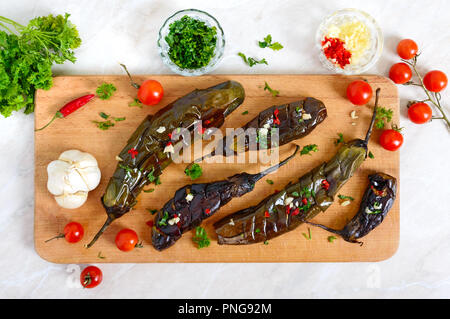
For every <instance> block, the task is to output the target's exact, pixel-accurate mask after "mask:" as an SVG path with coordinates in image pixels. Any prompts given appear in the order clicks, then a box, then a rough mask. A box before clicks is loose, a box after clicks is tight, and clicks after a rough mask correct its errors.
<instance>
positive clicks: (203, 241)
mask: <svg viewBox="0 0 450 319" xmlns="http://www.w3.org/2000/svg"><path fill="white" fill-rule="evenodd" d="M192 240H193V241H194V243H196V244H197V248H198V249H200V248H205V247H208V246H209V244H210V243H211V241H210V240H209V238H208V234H207V233H206V230H205V229H204V228H203V227H201V226H197V227H196V228H195V236H194V237H193V238H192Z"/></svg>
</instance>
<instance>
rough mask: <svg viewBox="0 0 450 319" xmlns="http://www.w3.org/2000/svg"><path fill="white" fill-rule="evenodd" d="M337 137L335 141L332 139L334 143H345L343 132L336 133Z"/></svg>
mask: <svg viewBox="0 0 450 319" xmlns="http://www.w3.org/2000/svg"><path fill="white" fill-rule="evenodd" d="M338 136H339V138H338V139H336V141H334V145H336V146H338V145H339V144H340V143H345V142H344V134H342V133H338Z"/></svg>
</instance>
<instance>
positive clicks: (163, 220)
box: [158, 211, 169, 226]
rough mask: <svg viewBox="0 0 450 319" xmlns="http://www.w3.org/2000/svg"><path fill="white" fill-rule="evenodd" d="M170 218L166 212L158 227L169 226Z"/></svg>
mask: <svg viewBox="0 0 450 319" xmlns="http://www.w3.org/2000/svg"><path fill="white" fill-rule="evenodd" d="M168 218H169V213H168V212H166V211H165V212H164V215H163V217H161V219H160V220H159V221H158V226H167V219H168Z"/></svg>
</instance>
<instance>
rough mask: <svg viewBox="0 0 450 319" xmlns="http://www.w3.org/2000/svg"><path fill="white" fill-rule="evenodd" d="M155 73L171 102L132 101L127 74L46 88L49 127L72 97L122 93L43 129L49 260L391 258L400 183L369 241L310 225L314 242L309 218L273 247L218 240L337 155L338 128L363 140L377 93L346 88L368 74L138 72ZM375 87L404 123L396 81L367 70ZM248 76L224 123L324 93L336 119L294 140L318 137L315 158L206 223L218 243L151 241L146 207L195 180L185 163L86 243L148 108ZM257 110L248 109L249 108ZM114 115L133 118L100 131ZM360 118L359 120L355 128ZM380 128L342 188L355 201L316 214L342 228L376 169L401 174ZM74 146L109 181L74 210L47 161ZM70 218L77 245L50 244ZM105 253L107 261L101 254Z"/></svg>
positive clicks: (41, 169)
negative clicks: (79, 231)
mask: <svg viewBox="0 0 450 319" xmlns="http://www.w3.org/2000/svg"><path fill="white" fill-rule="evenodd" d="M146 78H153V79H156V80H158V81H160V82H161V84H162V85H163V87H164V90H165V96H164V99H163V100H162V101H161V103H160V104H159V105H158V106H155V107H144V108H143V109H140V108H137V107H129V106H128V103H130V102H131V101H133V99H134V98H135V97H136V90H135V89H134V88H133V87H131V86H130V84H129V80H128V78H127V77H126V76H63V77H56V78H55V79H54V86H53V88H52V89H51V90H49V91H38V92H37V96H36V111H35V121H36V127H41V126H42V125H44V124H45V123H46V122H47V121H48V120H49V119H50V118H51V117H52V116H53V114H54V113H55V112H56V111H57V110H58V109H59V108H60V107H61V106H62V105H64V104H65V103H67V102H68V101H70V100H72V99H74V98H77V97H79V96H81V95H84V94H88V93H92V92H95V89H96V88H97V87H98V86H99V85H100V84H101V83H103V82H108V83H114V85H116V87H117V92H116V93H115V95H114V96H113V97H112V98H111V99H110V100H108V101H102V100H100V99H96V100H94V101H91V102H90V103H89V104H87V105H86V106H85V107H83V108H82V109H80V110H78V111H77V112H75V113H73V114H71V115H70V117H68V118H65V119H59V120H56V121H55V122H54V123H53V124H52V125H51V126H50V127H48V128H47V129H45V130H43V131H41V132H36V134H35V165H36V167H35V248H36V251H37V253H38V254H39V255H40V256H41V257H42V258H44V259H46V260H48V261H51V262H54V263H101V262H121V263H125V262H127V263H128V262H133V263H138V262H353V261H380V260H384V259H387V258H389V257H390V256H392V255H393V254H394V253H395V251H396V250H397V247H398V244H399V230H400V229H399V228H400V226H399V221H400V218H399V214H400V208H399V202H400V200H399V198H398V195H399V190H398V191H397V200H396V201H395V204H394V206H393V208H392V209H391V211H390V212H389V214H388V216H387V218H386V219H385V221H384V222H383V224H382V225H381V226H379V227H378V228H377V229H375V230H374V231H373V232H372V233H370V234H369V235H368V236H367V237H365V238H364V239H363V241H364V245H363V246H362V247H360V246H359V245H356V244H350V243H347V242H345V241H343V240H342V239H337V240H336V241H335V242H334V243H329V242H328V241H327V237H328V236H329V235H330V234H329V233H327V232H325V231H323V230H321V229H318V228H313V227H311V233H312V240H306V239H305V238H304V237H303V236H302V233H307V228H308V226H307V225H302V226H300V227H299V228H297V229H295V230H294V231H291V232H290V233H287V234H285V235H283V236H280V237H278V238H275V239H273V240H271V241H270V242H269V244H268V245H263V244H254V245H248V246H220V245H217V242H216V236H215V233H214V231H213V227H212V224H213V223H214V222H215V221H217V220H218V219H220V218H221V217H223V216H226V215H228V214H230V213H233V212H235V211H237V210H240V209H242V208H245V207H248V206H250V205H254V204H256V203H258V202H259V201H260V200H261V199H263V198H264V197H265V196H267V195H269V194H271V193H272V192H273V191H274V189H281V188H283V187H284V186H285V185H286V184H287V183H288V182H289V181H295V180H296V179H298V178H299V177H300V176H302V175H303V174H304V173H306V172H308V171H309V170H310V169H312V168H313V167H315V166H316V165H318V164H320V163H322V162H324V161H327V160H329V159H330V158H331V157H332V156H333V155H334V154H335V152H336V150H337V148H336V146H335V145H334V141H335V139H336V137H337V133H338V132H341V133H343V134H344V137H345V139H346V140H350V139H354V138H363V137H364V135H365V132H366V130H367V126H368V123H369V121H370V117H371V114H372V109H371V107H372V106H373V103H374V99H372V101H371V102H370V103H369V106H370V107H367V106H362V107H358V106H353V105H352V104H351V103H350V102H348V100H347V99H346V97H345V92H346V88H347V85H348V84H349V83H350V82H351V81H352V80H355V79H357V78H362V77H359V76H355V77H348V76H340V75H219V76H201V77H192V78H186V77H180V76H175V75H157V76H156V75H155V76H136V78H135V80H136V81H137V82H140V81H143V80H144V79H146ZM363 78H365V79H367V80H368V81H369V83H370V84H371V85H372V87H373V88H374V89H375V88H377V87H380V88H381V96H380V105H382V106H385V107H389V108H392V109H393V110H394V119H393V120H394V122H396V123H398V115H399V100H398V93H397V88H396V86H395V85H394V84H393V83H392V82H391V81H390V80H389V79H386V78H384V77H380V76H364V77H363ZM231 79H232V80H236V81H239V82H240V83H241V84H242V85H243V86H244V87H245V91H246V98H245V101H244V103H243V104H242V105H241V106H240V107H239V108H238V109H237V110H236V111H235V112H234V113H233V114H231V115H230V116H229V117H228V118H227V119H226V121H225V124H224V126H223V129H224V128H227V127H240V126H241V125H243V124H245V123H246V122H247V121H248V120H250V119H252V118H253V117H254V116H255V115H256V114H257V113H259V112H260V111H262V110H264V109H266V108H267V107H269V106H271V105H274V104H277V105H278V104H283V103H287V102H292V101H295V100H298V99H300V98H302V97H306V96H312V97H315V98H317V99H320V100H322V101H323V102H324V103H325V105H326V107H327V110H328V118H327V119H326V120H325V121H324V122H323V123H322V124H320V125H319V126H318V127H317V128H316V129H315V130H314V131H313V132H312V134H310V135H309V136H307V137H306V138H303V139H301V140H297V141H295V143H297V144H299V145H306V144H311V143H314V144H318V145H319V152H317V153H314V154H313V155H312V156H297V157H296V158H295V159H294V160H292V161H291V162H289V163H288V164H287V165H285V166H284V167H282V168H280V169H279V171H277V172H275V173H274V174H273V175H270V177H269V178H270V179H272V180H273V181H274V182H275V184H274V185H269V184H268V183H266V182H264V180H262V181H260V182H259V183H257V185H256V187H255V189H254V191H253V192H251V193H249V194H247V195H245V196H243V197H241V198H236V199H234V200H232V201H231V202H230V203H228V204H227V205H226V206H225V207H223V208H222V209H221V211H220V212H218V213H217V214H216V215H214V216H213V217H211V218H210V219H207V220H206V221H205V222H204V227H205V228H206V230H207V232H208V234H209V235H210V237H211V238H212V240H211V245H210V247H208V248H206V249H200V250H199V249H197V248H195V246H194V244H193V243H192V236H193V233H192V232H189V233H186V234H185V235H184V236H183V238H182V239H180V240H179V241H178V242H177V244H176V245H174V246H172V247H171V248H169V249H167V250H165V251H163V252H158V251H156V250H155V249H153V247H152V246H151V234H150V228H149V227H148V226H147V225H146V222H147V221H149V220H152V219H153V216H152V215H151V214H150V213H148V212H147V211H146V208H151V209H153V208H161V207H162V206H163V205H164V203H165V202H166V201H167V200H169V199H170V198H171V197H172V196H173V194H174V192H175V191H176V190H177V189H178V188H180V187H182V186H184V185H186V184H190V183H191V181H190V179H189V178H188V177H186V176H185V175H184V173H183V170H184V168H185V166H186V164H172V165H171V166H169V167H168V168H167V169H166V170H165V171H164V173H163V175H162V176H161V181H162V184H161V185H158V186H156V190H155V191H154V192H153V193H142V194H141V195H140V196H139V203H138V204H137V205H136V206H135V209H134V210H133V211H131V212H130V213H129V214H127V215H125V216H124V217H122V218H120V219H118V220H116V221H115V222H114V223H113V224H112V225H111V226H110V228H109V229H108V230H107V231H106V233H105V234H104V235H103V237H101V238H100V240H99V241H98V242H97V243H96V244H95V245H94V246H93V247H92V248H90V249H86V248H85V247H84V246H85V244H87V243H88V242H89V241H90V240H91V239H92V237H93V236H94V234H95V233H96V232H97V230H98V229H99V228H100V227H101V226H102V225H103V223H104V221H105V219H106V214H105V211H104V209H103V207H102V204H101V202H100V197H101V196H102V194H103V192H104V190H105V187H106V185H107V183H108V180H109V178H110V176H111V175H112V173H113V171H114V169H115V167H116V161H115V155H116V154H118V153H119V151H120V150H121V149H122V148H123V147H124V145H125V143H126V141H127V139H128V138H129V136H130V135H131V134H132V132H134V130H135V129H136V127H137V125H138V124H139V123H140V122H141V121H142V120H143V118H144V117H145V116H146V115H147V114H153V113H155V112H156V111H157V110H158V109H160V108H162V107H163V106H165V105H166V104H168V103H169V102H171V101H173V100H175V99H176V98H179V97H181V96H183V95H185V94H187V93H188V92H190V91H192V90H193V89H195V88H207V87H209V86H212V85H215V84H217V83H220V82H222V81H225V80H231ZM264 81H267V82H268V83H269V84H270V86H271V87H272V88H274V89H277V90H279V91H280V96H279V97H277V98H274V97H272V96H271V95H270V94H269V93H268V92H267V91H263V87H264ZM352 110H356V111H357V115H358V116H359V118H358V119H356V120H352V119H351V118H350V112H351V111H352ZM244 111H248V114H247V115H242V112H244ZM99 112H105V113H107V114H111V115H113V116H115V117H121V116H125V117H126V118H127V119H126V121H123V122H118V123H117V124H116V126H115V127H112V128H110V129H109V130H107V131H101V130H99V129H98V128H97V127H96V126H95V125H94V124H93V123H92V120H101V118H100V117H99V115H98V113H99ZM352 122H355V123H356V126H353V125H351V123H352ZM379 135H380V132H379V131H375V132H374V134H373V136H372V139H371V142H370V143H369V150H370V151H372V153H373V154H374V155H375V159H370V158H368V159H367V160H366V161H365V162H364V163H363V165H362V166H361V168H360V169H359V170H358V171H357V173H356V174H355V175H354V177H353V178H352V179H351V180H350V181H349V182H348V183H347V184H346V185H345V186H344V187H343V188H342V189H341V191H340V194H344V195H349V196H352V197H354V198H355V201H354V202H353V203H352V204H351V205H349V206H346V207H342V206H340V205H339V204H338V201H337V200H336V203H335V204H333V205H332V206H331V207H330V208H329V209H328V210H327V211H326V212H325V213H323V214H321V215H318V216H317V217H316V218H315V219H314V221H315V222H319V223H324V224H326V225H327V226H330V227H342V226H343V225H344V224H345V223H346V220H348V219H350V218H352V217H353V215H354V214H355V213H356V212H357V210H358V206H359V202H360V199H361V198H362V195H363V193H364V190H365V188H366V186H367V184H368V179H367V176H368V175H369V174H371V173H374V172H376V171H381V172H385V173H387V174H390V175H393V176H395V177H396V178H397V179H398V180H399V178H400V176H399V173H400V171H399V152H388V151H385V150H383V149H382V148H381V147H380V146H379V144H378V143H377V140H378V137H379ZM292 144H293V143H291V144H290V145H285V146H283V147H281V149H280V158H285V157H286V156H288V155H289V154H290V153H291V152H292V150H293V146H292ZM68 149H79V150H81V151H85V152H89V153H91V154H92V155H94V156H95V157H96V158H97V161H98V163H99V167H100V169H101V172H102V179H101V182H100V185H99V186H98V187H97V188H96V189H95V190H94V191H92V192H90V193H89V198H88V200H87V202H86V203H85V204H84V205H83V206H82V207H81V208H79V209H76V210H68V209H64V208H61V207H59V206H58V205H57V204H56V202H55V200H54V199H53V196H52V195H51V194H50V193H49V192H48V190H47V187H46V184H47V171H46V167H47V165H48V164H49V163H50V162H51V161H52V160H55V159H57V158H58V156H59V154H60V153H62V152H63V151H65V150H68ZM202 167H203V171H204V174H203V176H202V177H201V178H200V179H198V180H196V182H199V183H201V182H208V181H215V180H220V179H224V178H226V177H227V176H231V175H233V174H236V173H239V172H242V171H247V172H249V173H255V172H258V171H259V170H261V169H262V168H263V167H266V166H263V165H260V164H238V163H229V164H225V163H222V164H219V163H210V164H207V163H204V164H202ZM69 221H78V222H80V223H81V224H82V225H83V226H84V228H85V236H84V238H83V240H82V241H81V242H80V243H78V244H68V243H67V242H65V241H64V240H63V239H61V240H53V241H51V242H48V243H44V241H45V240H46V239H49V238H51V237H53V236H55V235H56V234H58V233H60V232H61V231H62V230H63V228H64V226H65V224H66V223H67V222H69ZM122 228H132V229H134V230H135V231H136V232H137V233H138V235H139V238H140V240H142V241H143V245H144V248H140V249H134V250H133V251H131V252H127V253H125V252H121V251H119V250H118V249H117V248H116V246H115V243H114V239H115V236H116V234H117V232H118V231H119V230H120V229H122ZM99 252H101V255H102V256H104V257H106V258H105V259H100V258H98V254H99Z"/></svg>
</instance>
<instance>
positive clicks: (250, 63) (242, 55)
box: [238, 52, 269, 67]
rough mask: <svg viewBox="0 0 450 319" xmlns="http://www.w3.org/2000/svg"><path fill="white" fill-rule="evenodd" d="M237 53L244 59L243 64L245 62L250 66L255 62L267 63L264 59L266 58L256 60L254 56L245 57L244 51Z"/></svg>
mask: <svg viewBox="0 0 450 319" xmlns="http://www.w3.org/2000/svg"><path fill="white" fill-rule="evenodd" d="M238 55H239V56H240V57H241V58H242V60H244V62H245V64H247V65H248V66H250V67H253V66H254V65H256V64H265V65H269V64H268V63H267V61H266V59H264V58H263V59H261V60H256V59H255V58H251V57H248V58H247V57H246V56H245V54H244V53H242V52H239V53H238Z"/></svg>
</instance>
